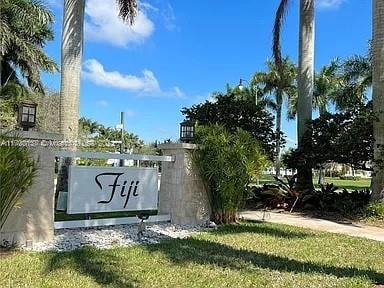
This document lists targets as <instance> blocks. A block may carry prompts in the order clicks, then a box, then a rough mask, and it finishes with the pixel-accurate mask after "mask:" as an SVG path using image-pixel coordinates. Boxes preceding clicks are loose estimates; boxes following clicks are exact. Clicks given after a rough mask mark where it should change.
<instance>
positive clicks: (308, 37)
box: [273, 0, 315, 190]
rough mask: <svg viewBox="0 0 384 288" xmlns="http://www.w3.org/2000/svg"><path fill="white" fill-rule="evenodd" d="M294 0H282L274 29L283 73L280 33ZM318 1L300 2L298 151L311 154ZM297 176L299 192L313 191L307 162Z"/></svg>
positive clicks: (275, 44)
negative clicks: (316, 10) (310, 123)
mask: <svg viewBox="0 0 384 288" xmlns="http://www.w3.org/2000/svg"><path fill="white" fill-rule="evenodd" d="M290 2H291V0H280V5H279V7H278V9H277V12H276V18H275V24H274V28H273V55H274V59H275V63H276V65H277V67H278V69H279V73H282V70H283V69H282V62H283V61H282V56H281V45H280V34H281V33H280V32H281V27H282V24H283V21H284V16H285V14H286V12H287V7H288V4H289V3H290ZM314 26H315V1H314V0H300V25H299V29H300V32H299V69H298V79H297V82H298V83H297V84H298V103H297V104H298V105H297V107H298V109H297V111H298V113H297V138H298V149H299V151H301V153H304V154H305V153H308V151H309V150H310V149H311V148H310V146H309V145H306V144H304V143H307V144H308V143H310V142H311V141H306V139H308V138H309V139H310V137H311V131H310V129H309V128H308V126H307V122H308V121H311V120H312V97H313V91H314V36H315V30H314ZM297 171H298V174H297V187H298V189H299V190H306V189H312V188H313V183H312V168H311V167H310V166H309V165H308V164H307V163H305V162H304V163H301V165H299V167H298V169H297Z"/></svg>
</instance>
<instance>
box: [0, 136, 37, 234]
mask: <svg viewBox="0 0 384 288" xmlns="http://www.w3.org/2000/svg"><path fill="white" fill-rule="evenodd" d="M36 171H37V168H36V162H35V161H34V160H33V159H31V156H30V153H29V151H28V150H27V149H26V148H25V147H21V146H20V145H19V144H18V141H17V140H15V139H11V138H9V137H7V136H5V135H0V181H1V185H0V230H1V228H2V227H3V226H4V223H5V221H6V220H7V217H8V215H9V213H10V212H11V210H12V209H13V208H14V207H17V206H18V205H19V204H20V203H19V201H20V198H21V196H22V194H23V193H24V192H25V191H27V189H28V187H29V186H30V185H31V184H32V180H33V178H34V176H35V174H36Z"/></svg>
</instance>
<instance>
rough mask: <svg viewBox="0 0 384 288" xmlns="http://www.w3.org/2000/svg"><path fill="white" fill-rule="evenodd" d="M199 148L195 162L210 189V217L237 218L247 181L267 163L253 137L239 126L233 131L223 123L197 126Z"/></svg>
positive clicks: (215, 218) (244, 196)
mask: <svg viewBox="0 0 384 288" xmlns="http://www.w3.org/2000/svg"><path fill="white" fill-rule="evenodd" d="M195 141H196V143H197V144H199V148H198V150H196V152H195V153H194V157H193V158H194V163H195V165H196V166H197V167H198V169H199V171H200V173H201V175H202V177H203V180H204V183H205V185H206V188H207V190H208V193H209V199H210V205H211V209H212V220H213V221H215V222H216V223H230V222H234V221H236V211H237V209H238V208H239V207H241V206H242V205H243V204H244V203H245V200H246V199H247V196H248V195H249V188H248V184H249V183H250V182H251V181H252V179H254V178H255V177H256V176H257V175H258V174H259V173H260V172H261V171H262V169H263V168H264V167H265V165H266V164H267V158H266V157H265V156H264V155H263V153H262V152H261V150H260V148H259V145H258V144H257V143H256V141H255V140H254V139H253V137H252V136H251V135H250V134H249V133H248V132H245V131H243V130H241V129H238V130H237V131H236V132H235V133H234V134H231V133H229V132H228V131H227V130H226V129H225V128H224V126H220V125H211V126H198V127H197V129H196V140H195Z"/></svg>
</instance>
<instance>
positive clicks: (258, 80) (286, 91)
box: [252, 58, 297, 177]
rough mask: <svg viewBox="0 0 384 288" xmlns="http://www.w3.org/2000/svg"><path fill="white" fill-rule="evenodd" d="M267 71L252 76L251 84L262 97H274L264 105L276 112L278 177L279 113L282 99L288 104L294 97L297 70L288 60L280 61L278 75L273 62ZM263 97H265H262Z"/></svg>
mask: <svg viewBox="0 0 384 288" xmlns="http://www.w3.org/2000/svg"><path fill="white" fill-rule="evenodd" d="M267 66H268V71H267V72H258V73H256V74H255V75H254V76H253V80H252V84H253V85H256V87H260V85H261V87H262V88H261V91H262V94H263V95H274V97H273V100H272V99H271V97H269V98H268V99H267V100H268V101H267V102H266V103H268V104H269V107H270V108H272V109H273V110H274V111H275V112H276V159H275V170H276V176H277V177H278V176H280V166H281V163H280V162H281V159H280V156H281V152H280V151H281V139H280V137H279V136H280V134H281V112H282V105H283V100H284V98H285V99H286V101H287V102H288V105H289V102H290V101H291V99H293V98H294V97H295V95H296V92H297V89H296V81H295V79H296V76H297V68H296V66H295V64H293V63H292V62H291V61H290V60H289V59H288V58H285V59H283V60H282V66H281V71H280V72H281V73H279V71H278V69H277V66H276V64H275V63H274V62H272V61H268V62H267ZM264 97H265V96H264Z"/></svg>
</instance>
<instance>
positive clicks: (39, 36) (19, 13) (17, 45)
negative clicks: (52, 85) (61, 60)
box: [0, 0, 57, 92]
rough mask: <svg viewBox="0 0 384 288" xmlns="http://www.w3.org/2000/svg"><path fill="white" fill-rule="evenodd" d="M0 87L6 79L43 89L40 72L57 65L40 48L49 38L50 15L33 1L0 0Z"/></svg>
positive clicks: (50, 37) (50, 29) (43, 7)
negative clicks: (24, 82) (21, 79)
mask: <svg viewBox="0 0 384 288" xmlns="http://www.w3.org/2000/svg"><path fill="white" fill-rule="evenodd" d="M0 11H1V13H0V35H1V41H0V88H1V87H2V86H4V85H5V84H7V83H8V82H9V81H10V80H12V81H14V82H16V83H20V82H21V81H20V79H19V78H18V74H19V73H20V75H21V76H22V77H23V78H25V79H26V80H27V83H28V84H29V86H30V87H31V88H33V89H37V90H39V91H40V92H43V86H42V83H41V81H40V72H41V71H45V72H56V71H57V66H56V64H55V63H54V62H53V60H51V59H50V58H49V57H48V56H47V55H46V54H45V53H44V51H43V48H44V46H45V44H46V42H47V41H49V40H53V31H52V28H51V26H52V24H53V15H52V12H51V11H50V10H49V9H48V8H47V7H45V6H44V5H43V4H42V2H40V1H36V0H2V1H1V2H0Z"/></svg>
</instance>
